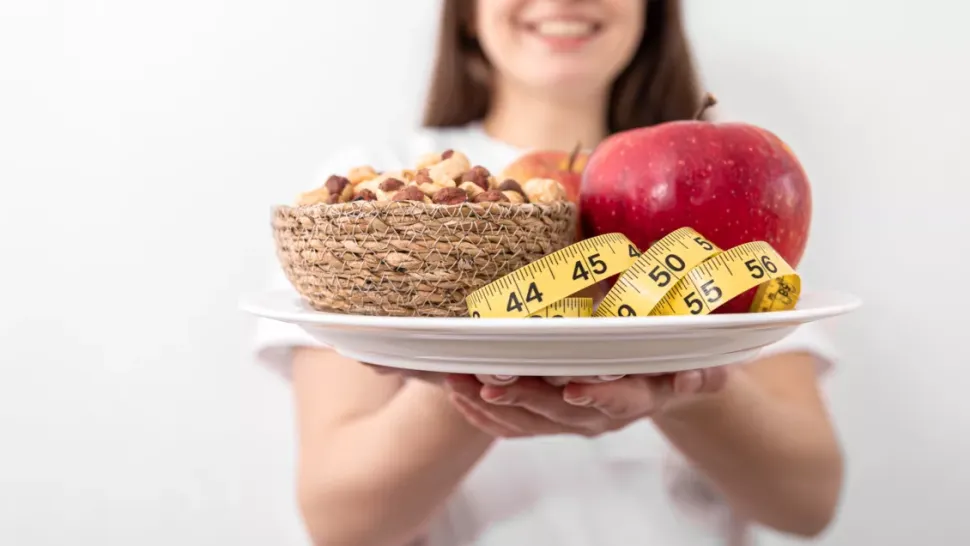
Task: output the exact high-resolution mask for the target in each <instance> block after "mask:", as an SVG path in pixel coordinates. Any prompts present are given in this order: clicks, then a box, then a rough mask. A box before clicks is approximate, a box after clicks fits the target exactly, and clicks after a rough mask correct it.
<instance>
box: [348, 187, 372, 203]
mask: <svg viewBox="0 0 970 546" xmlns="http://www.w3.org/2000/svg"><path fill="white" fill-rule="evenodd" d="M351 201H377V194H375V193H374V192H372V191H370V190H368V189H363V190H360V191H359V192H357V193H356V194H355V195H354V198H353V199H351Z"/></svg>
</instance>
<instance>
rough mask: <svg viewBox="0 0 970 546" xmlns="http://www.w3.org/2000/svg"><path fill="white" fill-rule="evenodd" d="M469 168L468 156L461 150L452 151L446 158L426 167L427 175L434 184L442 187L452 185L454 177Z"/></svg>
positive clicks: (457, 176) (453, 184)
mask: <svg viewBox="0 0 970 546" xmlns="http://www.w3.org/2000/svg"><path fill="white" fill-rule="evenodd" d="M469 169H471V164H469V163H468V158H467V157H465V155H464V154H462V153H461V152H452V154H451V155H450V156H448V158H447V159H442V160H441V161H440V162H439V163H435V164H434V165H432V166H430V167H428V176H430V177H431V179H432V180H434V181H435V184H438V185H439V186H443V187H454V186H455V179H457V178H459V177H460V176H461V175H462V174H463V173H465V172H466V171H468V170H469Z"/></svg>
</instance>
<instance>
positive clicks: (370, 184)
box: [354, 178, 381, 195]
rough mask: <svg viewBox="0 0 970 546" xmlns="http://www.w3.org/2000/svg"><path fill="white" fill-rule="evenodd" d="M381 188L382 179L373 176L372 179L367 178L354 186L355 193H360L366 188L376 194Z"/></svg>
mask: <svg viewBox="0 0 970 546" xmlns="http://www.w3.org/2000/svg"><path fill="white" fill-rule="evenodd" d="M380 188H381V181H380V180H378V179H376V178H372V179H371V180H365V181H363V182H361V183H360V184H357V185H356V186H354V195H357V194H358V193H360V192H362V191H364V190H369V191H370V192H371V193H374V194H376V193H377V192H378V191H379V190H380Z"/></svg>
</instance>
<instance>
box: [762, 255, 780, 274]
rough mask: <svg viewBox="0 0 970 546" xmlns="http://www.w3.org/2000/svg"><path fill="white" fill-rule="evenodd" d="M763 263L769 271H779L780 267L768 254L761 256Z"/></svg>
mask: <svg viewBox="0 0 970 546" xmlns="http://www.w3.org/2000/svg"><path fill="white" fill-rule="evenodd" d="M761 265H763V266H765V269H767V270H768V273H777V272H778V267H777V266H776V265H775V264H774V263H773V262H772V261H771V259H770V258H768V257H767V256H762V257H761Z"/></svg>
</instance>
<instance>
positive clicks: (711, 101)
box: [694, 93, 717, 121]
mask: <svg viewBox="0 0 970 546" xmlns="http://www.w3.org/2000/svg"><path fill="white" fill-rule="evenodd" d="M715 104H717V99H716V98H715V97H714V95H712V94H710V93H707V94H706V95H704V102H703V103H701V107H700V108H698V109H697V113H696V114H694V119H695V120H698V121H699V120H700V119H701V116H703V115H704V112H707V109H708V108H711V107H712V106H714V105H715Z"/></svg>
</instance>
